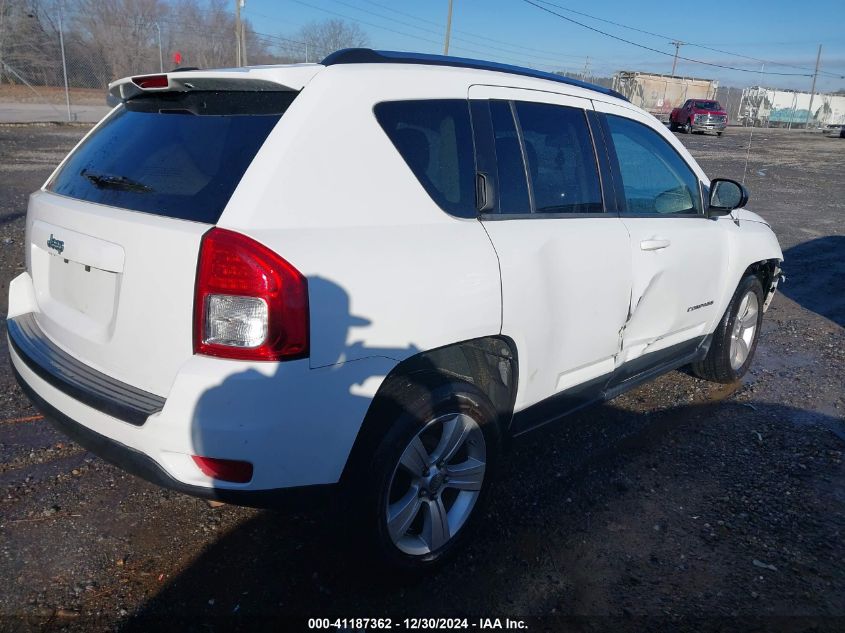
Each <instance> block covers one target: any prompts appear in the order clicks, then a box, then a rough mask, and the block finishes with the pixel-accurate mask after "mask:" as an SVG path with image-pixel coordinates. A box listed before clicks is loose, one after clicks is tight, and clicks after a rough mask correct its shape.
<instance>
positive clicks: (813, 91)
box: [804, 44, 822, 129]
mask: <svg viewBox="0 0 845 633" xmlns="http://www.w3.org/2000/svg"><path fill="white" fill-rule="evenodd" d="M821 59H822V45H821V44H819V54H818V55H816V70H815V72H814V73H813V87H812V88H810V107H809V109H808V110H807V124H806V125H805V126H804V127H806V128H807V129H809V128H810V117H811V116H813V97H815V96H816V77H817V76H818V74H819V62H820V61H821Z"/></svg>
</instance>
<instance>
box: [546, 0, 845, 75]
mask: <svg viewBox="0 0 845 633" xmlns="http://www.w3.org/2000/svg"><path fill="white" fill-rule="evenodd" d="M537 2H539V3H540V4H545V5H549V6H552V7H555V8H557V9H561V10H562V11H566V12H568V13H574V14H575V15H581V16H583V17H585V18H590V19H591V20H596V21H598V22H604V23H605V24H611V25H613V26H618V27H620V28H623V29H628V30H629V31H636V32H637V33H644V34H645V35H651V36H653V37H659V38H662V39H671V40H676V39H677V38H675V37H674V36H671V35H663V34H660V33H654V32H652V31H646V30H644V29H638V28H636V27H634V26H629V25H627V24H620V23H619V22H614V21H612V20H606V19H605V18H600V17H598V16H595V15H590V14H589V13H584V12H582V11H576V10H575V9H570V8H568V7H565V6H563V5H560V4H556V3H554V2H549V1H548V0H537ZM530 4H533V3H530ZM535 6H536V5H535ZM538 8H541V9H544V7H538ZM544 10H547V9H544ZM555 15H557V14H555ZM559 17H564V16H559ZM564 19H568V18H564ZM572 21H573V22H574V20H572ZM576 24H580V23H579V22H576ZM580 25H581V26H585V27H586V28H590V27H589V26H587V25H584V24H580ZM599 32H601V31H599ZM610 37H613V36H612V35H611V36H610ZM623 41H627V40H623ZM629 43H633V42H629ZM683 44H685V45H687V46H695V47H696V48H702V49H704V50H708V51H711V52H714V53H721V54H723V55H731V56H732V57H741V58H743V59H748V60H750V61H753V62H756V63H758V64H767V65H769V66H785V67H787V68H797V69H799V70H807V71H810V70H812V69H811V68H808V67H806V66H798V65H796V64H787V63H785V62H773V61H770V60H766V59H759V58H757V57H751V56H749V55H743V54H741V53H734V52H731V51H725V50H722V49H720V48H713V47H711V46H706V45H704V44H696V43H695V42H683ZM700 63H701V62H700ZM747 72H757V71H756V70H753V71H747ZM819 73H820V74H826V75H829V76H831V77H837V78H839V79H843V77H842V76H840V75H839V74H837V73H832V72H828V71H819ZM766 74H778V73H766ZM805 76H807V77H809V76H810V75H805Z"/></svg>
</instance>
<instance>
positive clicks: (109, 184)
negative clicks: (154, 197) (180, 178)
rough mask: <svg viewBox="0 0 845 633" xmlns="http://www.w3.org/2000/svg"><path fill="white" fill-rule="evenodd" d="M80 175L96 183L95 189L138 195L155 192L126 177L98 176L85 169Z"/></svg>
mask: <svg viewBox="0 0 845 633" xmlns="http://www.w3.org/2000/svg"><path fill="white" fill-rule="evenodd" d="M79 175H80V176H84V177H85V178H87V179H88V180H90V181H91V182H92V183H94V186H95V187H99V188H100V189H119V190H121V191H135V192H137V193H150V192H152V191H154V190H153V188H152V187H150V186H148V185H145V184H144V183H141V182H138V181H137V180H132V179H131V178H127V177H126V176H113V175H111V174H97V173H94V172H93V171H89V170H87V169H83V170H82V171H81V172H79Z"/></svg>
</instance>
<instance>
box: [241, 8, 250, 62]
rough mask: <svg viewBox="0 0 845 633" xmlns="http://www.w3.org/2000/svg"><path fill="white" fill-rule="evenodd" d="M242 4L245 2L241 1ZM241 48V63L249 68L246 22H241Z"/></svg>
mask: <svg viewBox="0 0 845 633" xmlns="http://www.w3.org/2000/svg"><path fill="white" fill-rule="evenodd" d="M241 2H243V0H241ZM241 48H243V53H242V54H241V62H242V63H243V65H244V66H248V65H249V62H248V61H246V22H244V21H241Z"/></svg>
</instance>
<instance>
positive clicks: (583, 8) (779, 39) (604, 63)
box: [244, 0, 845, 91]
mask: <svg viewBox="0 0 845 633" xmlns="http://www.w3.org/2000/svg"><path fill="white" fill-rule="evenodd" d="M529 1H530V2H533V3H535V4H538V5H541V6H542V7H545V8H546V9H548V11H544V10H542V9H541V8H538V7H536V6H532V4H529ZM555 5H556V6H555ZM447 6H448V0H246V6H245V9H244V15H245V17H247V18H248V19H250V21H251V22H252V25H253V27H254V28H255V30H256V31H258V32H259V33H265V34H271V35H290V34H292V33H294V32H295V31H296V30H297V29H298V28H300V27H301V26H303V25H304V24H306V23H308V22H312V21H315V20H323V19H326V18H343V19H346V20H348V21H354V22H357V23H358V25H359V26H360V27H361V28H363V29H364V30H365V31H366V32H367V33H368V35H369V37H370V40H371V44H372V46H373V47H374V48H383V49H392V50H407V51H419V52H425V53H442V52H443V33H444V30H445V23H446V12H447ZM670 9H671V10H670ZM549 11H551V12H554V13H557V14H560V15H562V16H566V17H568V18H571V19H572V20H576V21H578V22H581V23H583V24H585V25H588V26H590V27H593V28H595V29H598V30H600V31H604V32H606V33H608V34H610V35H613V36H616V37H620V38H623V39H626V40H630V41H632V42H635V43H637V44H641V45H643V46H647V47H649V48H652V49H656V50H657V51H662V52H663V53H665V54H661V53H659V52H655V51H650V50H645V49H643V48H639V47H637V46H635V45H633V44H629V43H625V42H622V41H619V40H615V39H613V38H612V37H609V36H607V35H603V34H600V33H597V32H595V31H591V30H589V29H588V28H585V27H584V26H580V25H577V24H574V23H572V22H568V21H566V20H564V19H562V18H561V17H559V16H558V15H554V14H553V13H550V12H549ZM579 12H580V13H581V14H589V16H592V17H588V16H586V15H579ZM697 13H701V14H703V15H705V16H707V17H706V18H704V19H701V20H699V19H696V14H697ZM596 18H598V19H596ZM602 20H604V21H602ZM608 21H609V22H615V23H617V24H618V25H617V24H611V23H609V22H608ZM625 27H632V28H625ZM633 29H639V30H640V31H637V30H633ZM641 31H649V32H650V33H652V34H648V33H643V32H641ZM670 40H680V41H683V42H688V44H686V45H684V46H682V47H681V52H680V55H681V56H682V57H688V58H690V59H695V60H700V61H706V62H710V63H712V64H719V65H722V66H732V67H736V68H742V69H746V70H753V71H754V72H742V71H737V70H728V69H724V68H717V67H714V66H707V65H703V64H698V63H694V62H691V61H685V60H683V59H681V60H679V61H678V67H677V70H676V74H685V75H688V76H694V77H704V78H709V79H718V80H719V81H720V83H722V84H723V85H733V86H739V87H742V86H749V85H759V84H763V85H767V86H772V87H781V88H797V89H803V90H809V88H810V83H811V81H812V80H811V78H810V77H809V76H806V75H812V71H813V66H814V64H815V58H816V52H817V48H818V45H819V44H821V45H822V47H823V50H822V64H821V70H822V71H824V73H830V74H820V75H819V80H818V82H817V84H816V86H817V90H821V91H833V90H842V89H845V79H842V76H843V75H845V6H843V4H842V1H841V0H839V1H838V2H836V1H834V0H818V1H816V2H814V3H812V4H810V3H807V4H804V3H797V2H784V1H782V0H773V1H771V2H759V1H745V2H736V3H730V2H729V3H725V2H711V3H699V2H681V1H678V0H675V1H672V0H660V1H657V0H637V1H636V2H630V1H624V0H606V1H605V2H596V1H594V0H593V1H588V0H548V1H545V0H528V1H527V0H454V12H453V15H452V42H451V46H450V51H449V52H450V54H452V55H460V56H465V57H474V58H481V59H490V60H495V61H501V62H507V63H512V64H518V65H522V66H530V67H533V68H540V69H542V70H567V71H573V72H581V71H583V69H584V67H585V65H588V67H589V69H590V71H591V72H592V73H593V74H599V75H612V74H613V73H614V72H615V71H617V70H621V69H625V70H641V71H647V72H660V73H669V72H670V71H671V70H672V55H673V54H674V50H675V49H674V47H673V46H672V45H671V44H670V43H669V42H670ZM699 45H703V46H706V47H709V48H711V49H720V50H721V51H724V52H717V51H714V50H708V49H706V48H702V47H701V46H699ZM743 56H745V57H743ZM588 57H589V60H587V58H588ZM748 57H751V58H755V59H754V60H752V59H748ZM757 60H760V61H757ZM763 61H765V62H766V63H765V64H762V62H763ZM776 63H777V64H790V65H792V66H782V65H775V64H776ZM761 66H763V67H764V70H765V71H771V72H779V73H796V74H797V75H799V76H781V75H771V74H767V75H760V72H759V71H760V69H761ZM794 66H800V67H801V68H795V67H794ZM801 75H803V76H801ZM831 75H833V76H831Z"/></svg>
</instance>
